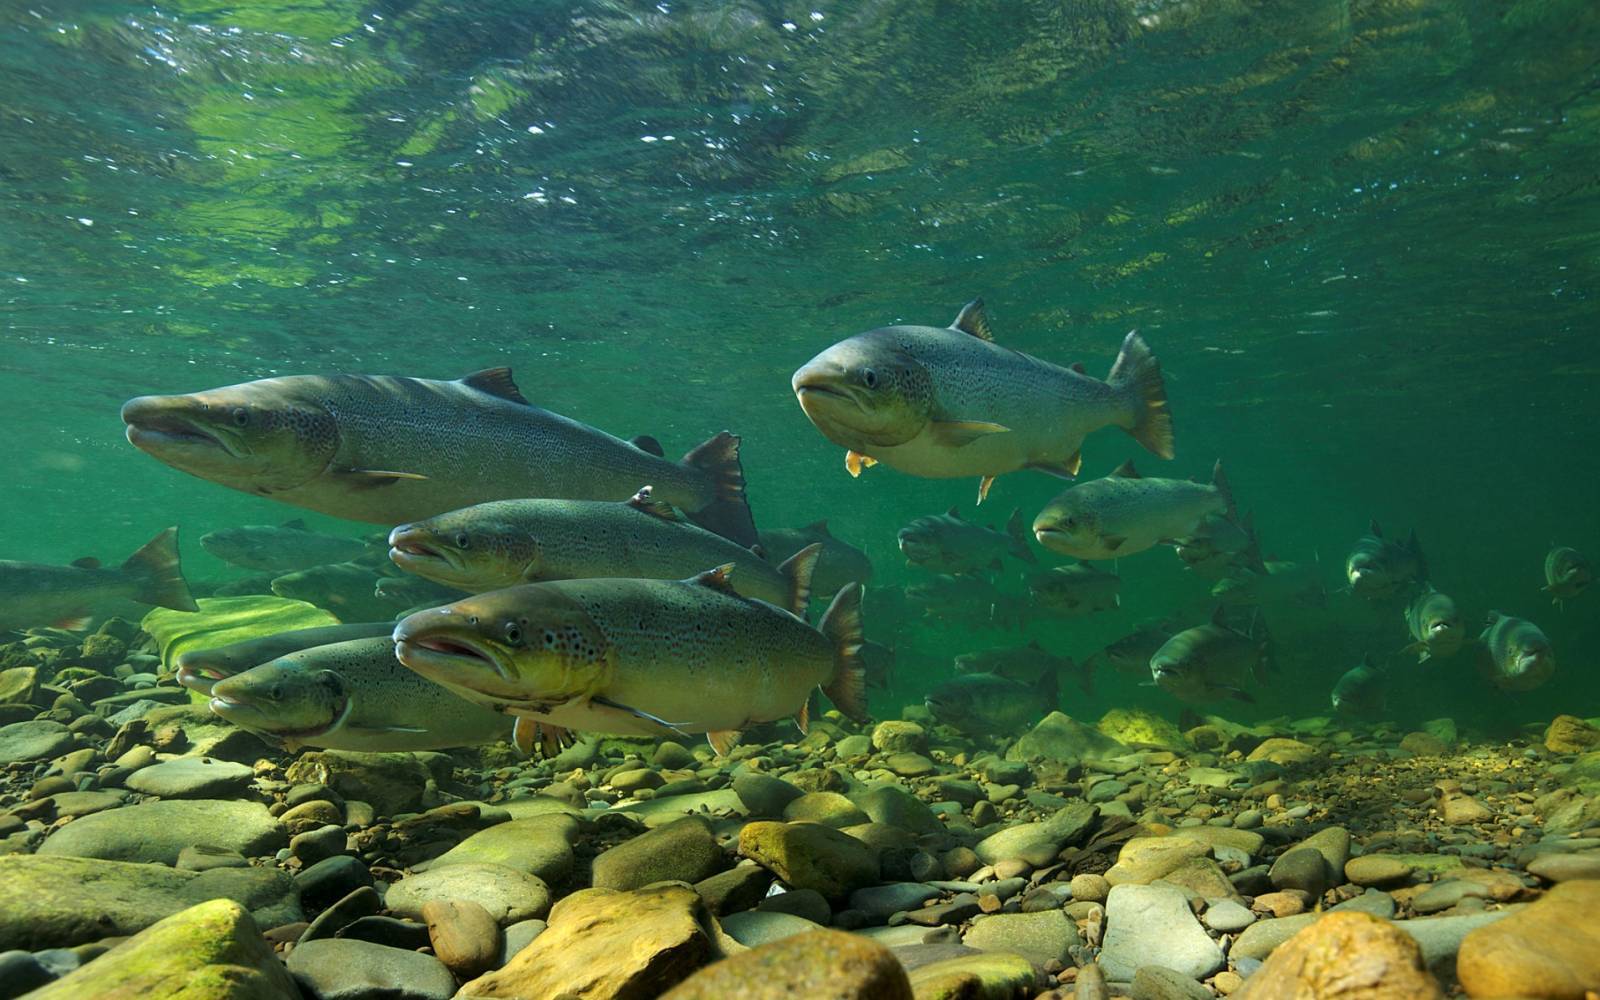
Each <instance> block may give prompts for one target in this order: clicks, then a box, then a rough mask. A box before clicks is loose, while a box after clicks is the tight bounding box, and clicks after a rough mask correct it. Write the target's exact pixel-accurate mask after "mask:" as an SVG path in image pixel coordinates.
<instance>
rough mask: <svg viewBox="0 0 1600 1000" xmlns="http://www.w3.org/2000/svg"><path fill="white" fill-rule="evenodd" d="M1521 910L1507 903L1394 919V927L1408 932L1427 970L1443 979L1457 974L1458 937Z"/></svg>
mask: <svg viewBox="0 0 1600 1000" xmlns="http://www.w3.org/2000/svg"><path fill="white" fill-rule="evenodd" d="M1520 909H1522V907H1521V906H1510V907H1507V908H1505V909H1503V910H1492V911H1489V912H1485V913H1469V914H1466V915H1464V916H1459V917H1423V918H1421V919H1419V920H1397V921H1395V926H1396V927H1398V928H1400V929H1401V930H1403V931H1405V932H1406V933H1407V934H1409V935H1411V937H1412V939H1413V940H1414V941H1416V942H1417V946H1418V947H1419V948H1421V949H1422V961H1423V963H1424V964H1426V965H1427V966H1428V969H1429V971H1431V972H1432V973H1433V974H1434V975H1436V976H1438V977H1439V978H1441V979H1443V980H1445V981H1446V982H1452V981H1454V980H1455V977H1456V952H1458V951H1460V950H1461V939H1462V938H1464V937H1466V936H1467V934H1468V933H1470V932H1472V931H1475V930H1477V929H1478V928H1479V927H1483V926H1485V925H1487V924H1492V923H1494V922H1495V921H1496V920H1503V919H1505V918H1506V917H1509V916H1511V914H1513V913H1515V912H1517V911H1518V910H1520Z"/></svg>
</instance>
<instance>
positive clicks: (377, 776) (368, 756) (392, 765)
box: [284, 750, 450, 816]
mask: <svg viewBox="0 0 1600 1000" xmlns="http://www.w3.org/2000/svg"><path fill="white" fill-rule="evenodd" d="M436 769H437V773H436ZM449 776H450V758H449V757H446V756H445V755H444V754H420V753H364V752H361V751H356V750H312V751H308V752H306V753H303V754H301V755H300V759H299V760H296V761H295V762H294V763H293V764H290V765H289V768H288V770H287V771H285V772H284V777H285V779H287V780H288V781H290V782H293V783H295V784H320V785H327V786H328V787H329V788H331V789H333V790H334V791H336V792H338V793H339V794H340V795H342V796H344V797H345V798H346V799H359V800H360V801H362V802H370V803H372V807H373V808H374V809H375V810H377V812H378V815H380V816H393V815H395V814H396V813H402V812H410V811H412V810H415V809H416V808H417V807H418V806H420V805H422V793H423V791H424V790H425V789H426V788H427V785H428V783H429V782H430V781H435V782H437V781H442V780H445V779H448V778H449Z"/></svg>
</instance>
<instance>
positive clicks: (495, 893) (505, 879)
mask: <svg viewBox="0 0 1600 1000" xmlns="http://www.w3.org/2000/svg"><path fill="white" fill-rule="evenodd" d="M430 899H443V900H451V899H465V900H470V901H472V902H474V903H477V904H478V905H479V906H481V907H483V908H484V909H485V910H488V911H489V915H490V916H492V917H494V918H495V921H496V922H497V923H498V924H500V926H502V927H504V926H506V925H507V924H514V923H516V922H517V921H519V920H528V919H531V918H541V919H542V918H543V917H544V915H545V914H546V913H548V912H550V887H549V886H547V885H545V884H544V881H543V880H541V879H540V878H539V877H538V876H536V875H529V874H527V873H526V872H520V871H517V870H516V869H515V868H507V867H506V866H504V865H492V864H478V863H473V864H459V865H449V866H448V867H445V868H430V869H429V870H428V871H425V872H418V873H417V874H414V875H408V876H406V877H405V878H403V879H401V880H400V881H398V882H396V883H395V884H394V885H391V886H390V887H389V892H388V895H387V896H385V897H384V902H385V903H386V904H387V905H388V907H389V909H390V910H392V911H393V912H395V913H398V914H400V915H401V916H403V917H411V918H412V919H417V920H420V919H422V905H423V904H424V903H426V902H428V901H429V900H430Z"/></svg>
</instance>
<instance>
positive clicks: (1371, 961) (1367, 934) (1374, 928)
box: [1234, 913, 1444, 1000]
mask: <svg viewBox="0 0 1600 1000" xmlns="http://www.w3.org/2000/svg"><path fill="white" fill-rule="evenodd" d="M1336 995H1337V996H1342V997H1343V996H1348V997H1357V996H1359V997H1361V998H1362V1000H1442V998H1443V997H1444V992H1443V991H1442V990H1440V988H1439V983H1438V981H1437V980H1435V979H1434V978H1433V976H1432V975H1431V974H1430V973H1429V972H1428V970H1427V968H1426V966H1424V965H1423V962H1422V951H1421V949H1420V948H1418V946H1417V943H1416V942H1415V941H1413V940H1412V939H1411V936H1410V935H1408V934H1406V933H1405V931H1403V930H1401V929H1399V928H1398V927H1396V926H1395V925H1394V924H1391V923H1389V922H1388V921H1387V920H1380V919H1378V918H1377V917H1374V916H1371V915H1370V914H1366V913H1330V914H1328V915H1327V916H1325V917H1322V918H1321V919H1320V920H1313V921H1312V922H1311V923H1310V924H1308V925H1307V926H1306V927H1304V928H1303V929H1301V930H1300V931H1298V932H1297V933H1296V934H1295V935H1294V936H1293V937H1292V938H1290V939H1289V940H1288V941H1286V942H1284V943H1283V944H1282V945H1280V946H1279V947H1278V948H1277V949H1276V950H1275V951H1273V952H1272V955H1271V957H1270V958H1268V959H1267V961H1266V964H1264V965H1263V966H1262V967H1261V968H1260V969H1259V970H1257V971H1256V973H1255V974H1254V975H1252V976H1251V977H1250V978H1249V979H1247V980H1246V981H1245V985H1244V988H1243V989H1241V990H1240V991H1239V992H1237V993H1235V994H1234V996H1236V997H1238V998H1240V1000H1277V998H1279V997H1301V996H1304V997H1323V996H1336Z"/></svg>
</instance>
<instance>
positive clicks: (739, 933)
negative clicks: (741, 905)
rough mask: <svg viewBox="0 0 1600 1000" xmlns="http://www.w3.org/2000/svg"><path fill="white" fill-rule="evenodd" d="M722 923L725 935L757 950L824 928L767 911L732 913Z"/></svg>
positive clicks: (783, 914) (811, 922)
mask: <svg viewBox="0 0 1600 1000" xmlns="http://www.w3.org/2000/svg"><path fill="white" fill-rule="evenodd" d="M721 923H722V931H723V933H725V934H727V935H728V936H729V937H731V938H733V939H734V940H735V941H737V942H739V943H740V944H742V945H744V946H745V947H746V948H757V947H760V946H761V945H764V944H768V943H770V942H772V941H781V940H783V939H784V938H786V937H789V936H791V935H794V934H806V933H809V932H811V931H815V930H820V929H821V926H822V925H821V924H818V923H817V922H815V921H813V920H807V919H806V918H805V917H801V916H796V915H795V914H793V913H772V912H768V911H765V910H748V911H746V912H744V913H730V914H728V915H727V916H726V917H723V918H722V921H721Z"/></svg>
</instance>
